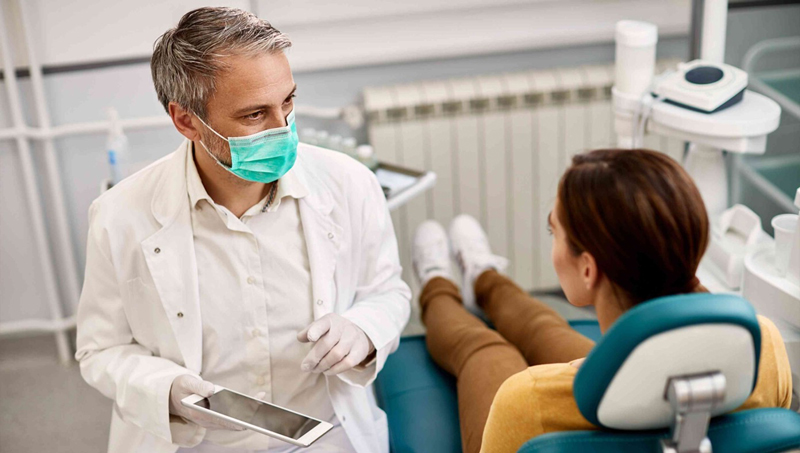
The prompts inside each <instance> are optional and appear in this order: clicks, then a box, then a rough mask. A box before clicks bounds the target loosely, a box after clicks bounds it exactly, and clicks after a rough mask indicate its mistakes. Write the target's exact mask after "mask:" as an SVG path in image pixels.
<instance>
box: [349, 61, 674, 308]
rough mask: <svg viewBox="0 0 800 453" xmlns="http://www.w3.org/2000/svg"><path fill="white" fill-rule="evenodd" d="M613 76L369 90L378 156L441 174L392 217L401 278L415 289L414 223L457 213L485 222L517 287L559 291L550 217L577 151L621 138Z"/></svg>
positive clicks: (563, 73)
mask: <svg viewBox="0 0 800 453" xmlns="http://www.w3.org/2000/svg"><path fill="white" fill-rule="evenodd" d="M675 63H676V62H675V61H663V62H660V64H659V66H660V67H662V68H663V67H665V66H667V65H671V66H674V65H675ZM613 74H614V70H613V66H593V67H579V68H570V69H555V70H548V71H532V72H523V73H514V74H502V75H495V76H484V77H473V78H462V79H452V80H435V81H429V82H421V83H415V84H412V85H397V86H388V87H378V88H368V89H366V90H365V91H364V102H365V107H366V110H367V113H368V118H369V139H370V142H371V143H372V144H373V146H374V147H375V150H376V153H377V155H378V158H379V159H380V160H382V161H387V162H390V163H395V164H398V165H402V166H406V167H410V168H415V169H425V170H432V171H434V172H436V174H437V176H438V180H437V183H436V187H435V188H434V189H433V190H432V191H430V192H428V193H427V194H426V196H425V197H420V198H418V199H416V200H413V201H412V202H411V203H409V204H408V205H407V206H405V207H403V208H401V209H400V210H399V211H397V212H396V213H395V214H394V215H393V220H394V225H395V228H396V230H397V239H398V245H399V247H400V258H401V261H402V264H403V267H404V269H405V270H404V278H405V280H406V281H407V282H408V283H409V284H411V285H412V288H414V289H415V293H416V292H417V291H416V289H417V288H416V286H417V282H416V281H415V279H414V278H413V277H412V270H411V240H412V237H413V234H414V230H415V228H416V226H417V225H418V224H419V223H420V222H422V221H423V220H425V219H429V218H431V219H435V220H437V221H439V222H441V223H442V224H444V226H445V228H447V227H448V225H449V222H450V220H451V219H452V218H453V217H454V216H455V215H457V214H459V213H467V214H471V215H473V216H475V217H476V218H477V219H478V220H479V221H480V222H481V224H482V225H483V227H484V228H485V229H486V231H487V233H488V235H489V240H490V242H491V244H492V248H493V249H494V251H495V252H496V253H498V254H500V255H503V256H506V257H508V258H509V260H510V262H511V266H510V268H509V270H508V273H509V275H510V276H511V277H512V278H513V279H514V280H515V281H517V282H518V283H519V285H520V286H522V287H523V288H525V289H529V290H550V289H556V288H558V280H557V278H556V274H555V271H554V270H553V266H552V264H551V261H550V249H551V238H550V236H549V235H548V234H547V229H546V222H547V214H548V213H549V212H550V210H551V209H552V207H553V201H554V199H555V196H556V188H557V184H558V179H559V178H560V176H561V174H562V173H563V172H564V170H565V168H566V166H567V164H568V163H569V161H570V159H571V157H572V156H573V155H574V154H576V153H579V152H582V151H586V150H590V149H595V148H604V147H611V146H613V145H614V142H615V135H614V130H613V121H612V116H611V86H612V85H613ZM645 146H646V147H648V148H652V149H658V150H661V151H663V152H666V153H668V154H669V155H671V156H673V157H674V158H676V159H680V158H681V157H682V155H683V143H682V142H680V141H677V140H670V139H663V138H659V137H647V139H646V140H645Z"/></svg>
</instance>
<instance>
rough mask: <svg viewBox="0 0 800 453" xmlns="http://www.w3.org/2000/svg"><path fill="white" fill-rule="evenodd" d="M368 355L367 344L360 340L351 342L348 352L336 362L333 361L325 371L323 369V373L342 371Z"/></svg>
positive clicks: (328, 374)
mask: <svg viewBox="0 0 800 453" xmlns="http://www.w3.org/2000/svg"><path fill="white" fill-rule="evenodd" d="M368 355H369V347H368V345H366V344H364V342H362V341H356V342H355V343H354V344H353V347H352V348H350V353H349V354H347V356H346V357H345V358H343V359H342V360H340V361H339V362H338V363H335V364H334V365H333V366H331V367H330V368H329V369H328V370H327V371H325V373H324V374H325V375H326V376H334V375H337V374H339V373H343V372H345V371H347V370H349V369H352V368H353V367H355V366H356V365H358V364H359V363H361V362H363V361H364V359H366V358H367V356H368Z"/></svg>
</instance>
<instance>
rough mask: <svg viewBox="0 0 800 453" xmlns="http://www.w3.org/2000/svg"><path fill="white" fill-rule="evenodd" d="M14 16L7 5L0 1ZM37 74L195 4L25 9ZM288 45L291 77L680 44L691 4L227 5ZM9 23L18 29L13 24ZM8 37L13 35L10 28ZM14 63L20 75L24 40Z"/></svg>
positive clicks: (142, 46) (146, 33)
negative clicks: (631, 40)
mask: <svg viewBox="0 0 800 453" xmlns="http://www.w3.org/2000/svg"><path fill="white" fill-rule="evenodd" d="M0 1H2V2H3V3H4V4H7V5H10V6H11V7H12V8H11V10H12V14H11V16H12V18H13V17H15V15H14V8H13V7H14V5H15V0H0ZM25 1H26V3H27V4H28V5H29V6H28V8H29V11H30V12H31V16H32V17H33V18H35V20H34V24H33V27H32V28H33V30H32V35H33V41H34V43H33V44H34V48H35V49H36V52H37V55H38V56H39V59H40V60H41V61H42V63H43V64H44V65H48V66H58V65H65V64H75V63H94V62H102V61H107V60H117V59H128V58H137V57H147V56H149V55H150V52H151V49H152V45H153V42H154V41H155V39H156V38H157V37H158V36H159V35H160V34H161V33H163V32H164V31H165V30H166V29H167V28H169V27H171V26H174V25H175V24H176V23H177V22H178V20H179V19H180V17H181V16H182V15H183V14H184V13H185V12H186V11H189V10H191V9H194V8H197V7H200V6H204V5H205V4H206V2H203V1H199V0H171V1H159V0H139V1H135V2H134V1H132V0H128V1H100V0H70V1H58V0H25ZM215 4H216V5H219V6H232V7H237V8H243V9H250V10H254V11H255V12H257V13H258V14H260V16H261V17H264V18H266V19H268V20H269V21H270V22H272V24H273V25H275V26H276V27H278V28H279V29H280V30H281V31H283V32H285V33H287V34H289V36H290V37H291V38H292V40H293V41H294V44H295V46H294V49H293V50H292V52H291V56H292V64H293V66H294V68H295V70H301V71H306V70H319V69H328V68H341V67H352V66H363V65H371V64H378V63H393V62H400V61H416V60H420V59H431V58H443V57H456V56H465V55H475V54H488V53H492V52H509V51H519V50H528V49H539V48H547V47H559V46H561V47H563V46H568V45H579V44H589V43H596V42H607V41H609V40H611V39H612V37H613V36H612V33H613V25H614V23H615V22H616V21H617V20H620V19H621V18H626V19H639V20H647V21H650V22H653V23H655V24H657V25H658V26H659V30H660V33H661V36H662V37H669V36H679V35H685V34H686V33H687V31H688V27H689V7H690V0H493V1H486V0H460V1H453V0H405V1H395V0H348V1H346V2H344V1H329V0H284V1H281V2H276V1H267V0H252V1H247V0H238V1H236V0H233V1H218V2H215ZM14 22H17V21H14ZM11 31H12V33H16V34H18V30H17V29H16V28H15V27H12V30H11ZM17 43H18V46H17V48H18V51H17V52H16V53H17V55H16V56H15V61H16V63H17V64H18V65H19V66H21V67H22V66H25V64H26V61H25V58H24V56H23V54H24V52H22V51H21V50H22V44H23V42H22V40H17Z"/></svg>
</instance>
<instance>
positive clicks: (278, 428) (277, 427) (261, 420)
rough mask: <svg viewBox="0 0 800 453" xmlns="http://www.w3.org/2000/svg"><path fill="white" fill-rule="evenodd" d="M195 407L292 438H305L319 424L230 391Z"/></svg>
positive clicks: (201, 401) (220, 393)
mask: <svg viewBox="0 0 800 453" xmlns="http://www.w3.org/2000/svg"><path fill="white" fill-rule="evenodd" d="M196 404H197V405H198V406H201V407H205V408H206V409H211V410H212V411H214V412H218V413H220V414H223V415H227V416H228V417H233V418H235V419H237V420H241V421H243V422H246V423H250V424H251V425H255V426H258V427H260V428H264V429H266V430H267V431H272V432H273V433H277V434H280V435H282V436H286V437H289V438H292V439H299V438H301V437H303V435H304V434H306V433H307V432H309V431H311V430H312V429H314V427H316V426H317V425H318V424H319V422H318V421H316V420H312V419H310V418H307V417H304V416H302V415H298V414H295V413H293V412H289V411H287V410H284V409H281V408H279V407H277V406H272V405H270V404H267V403H262V402H260V401H258V400H254V399H252V398H248V397H246V396H242V395H239V394H238V393H234V392H231V391H228V390H222V391H220V392H218V393H215V394H214V395H212V396H211V397H210V398H204V399H202V400H200V401H199V402H197V403H196Z"/></svg>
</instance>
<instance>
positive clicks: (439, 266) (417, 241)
mask: <svg viewBox="0 0 800 453" xmlns="http://www.w3.org/2000/svg"><path fill="white" fill-rule="evenodd" d="M411 256H412V261H413V263H414V273H415V274H416V275H417V278H418V279H419V283H420V285H421V286H423V287H424V286H425V285H426V284H427V283H428V281H429V280H430V279H432V278H433V277H444V278H447V279H450V280H453V274H452V273H451V272H450V247H449V246H448V242H447V233H445V231H444V227H442V225H440V224H439V222H436V221H433V220H426V221H424V222H422V224H420V226H418V227H417V231H416V232H415V233H414V249H413V251H412V252H411Z"/></svg>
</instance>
